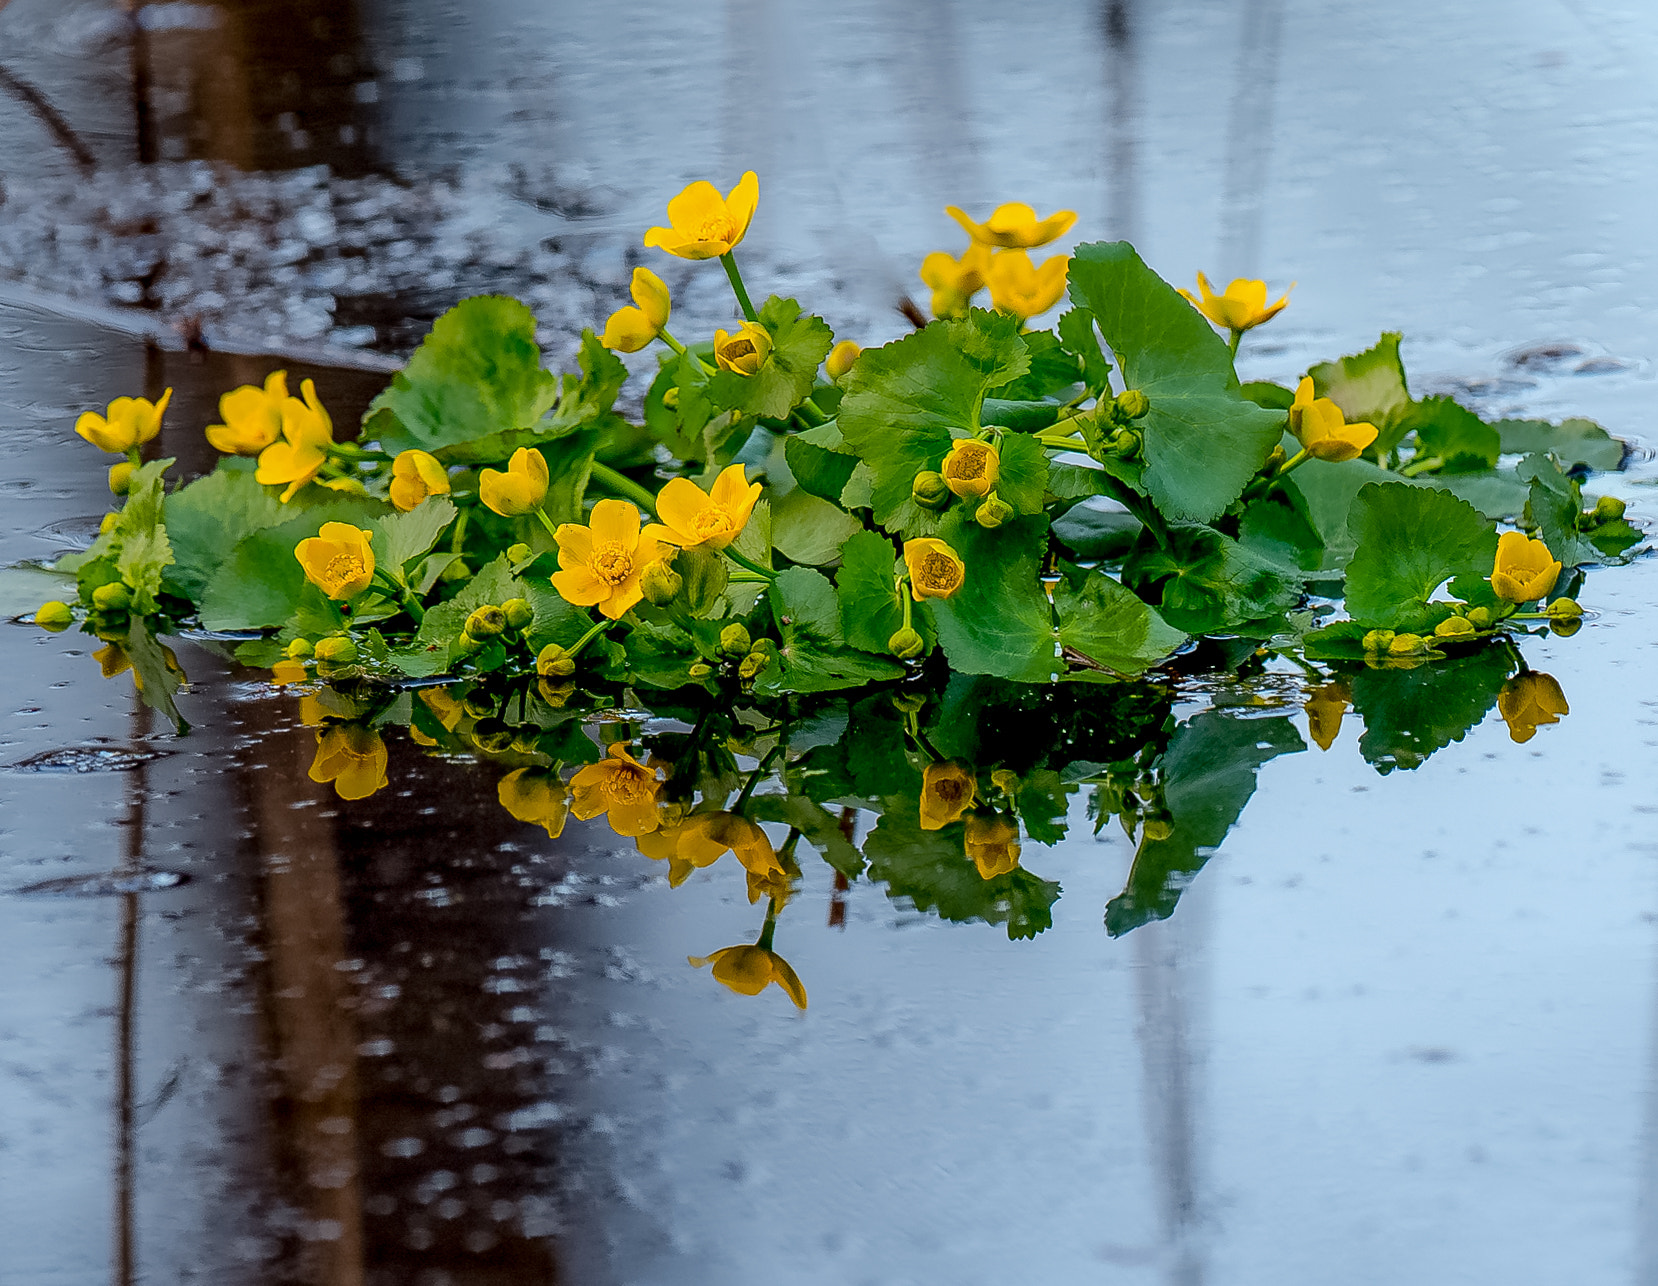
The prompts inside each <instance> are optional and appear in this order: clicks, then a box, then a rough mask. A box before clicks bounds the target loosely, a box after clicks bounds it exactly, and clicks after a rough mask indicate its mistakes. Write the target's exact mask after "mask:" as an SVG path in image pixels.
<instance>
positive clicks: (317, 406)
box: [253, 380, 334, 504]
mask: <svg viewBox="0 0 1658 1286" xmlns="http://www.w3.org/2000/svg"><path fill="white" fill-rule="evenodd" d="M299 391H300V393H301V395H302V397H303V399H304V400H303V401H302V400H301V399H300V398H298V397H285V398H283V399H282V440H281V441H279V442H273V443H271V445H270V446H268V447H266V448H265V449H264V450H263V451H261V452H260V453H259V467H258V468H257V469H255V470H254V473H253V476H254V477H255V478H256V479H258V480H259V481H260V482H262V483H264V484H265V485H266V486H278V487H279V486H281V485H282V484H283V483H286V484H287V487H288V489H287V490H286V491H284V492H283V493H282V503H283V504H287V503H288V502H289V501H290V500H292V499H293V498H294V495H295V494H296V493H297V492H298V491H299V489H300V488H301V487H303V486H304V485H305V484H306V483H308V482H310V481H311V479H313V478H315V477H316V476H317V472H318V470H320V469H321V468H322V466H323V464H324V463H325V462H326V461H327V459H328V449H329V448H330V447H332V446H333V445H334V421H333V420H331V419H330V418H329V416H328V412H327V411H326V410H324V409H323V405H322V403H321V402H320V401H318V400H317V387H316V385H315V384H314V383H313V382H312V381H310V380H306V381H305V382H304V383H302V384H301V385H300V386H299Z"/></svg>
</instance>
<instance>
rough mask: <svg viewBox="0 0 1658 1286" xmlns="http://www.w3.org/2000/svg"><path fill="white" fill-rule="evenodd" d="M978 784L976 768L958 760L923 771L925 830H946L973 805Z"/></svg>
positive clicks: (947, 761)
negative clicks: (975, 779) (975, 775)
mask: <svg viewBox="0 0 1658 1286" xmlns="http://www.w3.org/2000/svg"><path fill="white" fill-rule="evenodd" d="M977 796H978V784H977V783H976V782H975V781H974V779H973V770H972V769H971V768H969V767H968V766H967V765H966V764H964V763H961V762H959V761H958V760H955V759H947V760H945V761H944V762H943V763H941V764H928V765H927V766H926V767H925V768H923V769H922V770H921V829H922V830H924V831H936V830H943V829H944V827H946V826H948V825H949V824H950V823H951V822H953V821H956V820H957V819H959V818H960V817H961V815H962V814H963V813H965V812H966V811H967V810H968V809H969V808H971V807H972V806H973V801H974V799H976V798H977Z"/></svg>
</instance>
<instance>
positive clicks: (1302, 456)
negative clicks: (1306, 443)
mask: <svg viewBox="0 0 1658 1286" xmlns="http://www.w3.org/2000/svg"><path fill="white" fill-rule="evenodd" d="M1311 459H1312V456H1310V455H1308V454H1307V448H1306V447H1302V448H1301V450H1299V451H1297V452H1296V453H1295V454H1294V455H1292V456H1291V457H1290V458H1289V459H1288V460H1286V461H1284V467H1283V468H1281V469H1280V470H1278V472H1277V473H1275V474H1273V475H1272V480H1273V481H1274V482H1277V481H1278V479H1280V478H1282V477H1284V476H1285V475H1287V474H1288V473H1289V472H1290V470H1291V469H1299V468H1300V467H1301V466H1302V465H1304V464H1306V463H1307V461H1309V460H1311Z"/></svg>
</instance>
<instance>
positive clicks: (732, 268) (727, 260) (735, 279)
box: [720, 250, 760, 325]
mask: <svg viewBox="0 0 1658 1286" xmlns="http://www.w3.org/2000/svg"><path fill="white" fill-rule="evenodd" d="M720 263H721V264H722V265H723V266H724V267H725V275H726V276H727V277H729V278H731V289H732V290H733V291H734V292H735V293H736V296H737V303H738V305H739V306H740V307H741V308H742V310H743V316H744V317H746V318H748V319H749V321H751V322H753V323H754V324H755V325H759V324H760V315H759V314H758V313H756V312H755V311H754V305H753V304H752V303H750V302H749V298H748V291H747V290H746V289H745V288H744V286H743V274H742V273H740V272H738V271H737V257H736V255H734V254H733V253H732V252H731V251H729V250H727V251H726V252H725V253H724V254H723V255H721V256H720Z"/></svg>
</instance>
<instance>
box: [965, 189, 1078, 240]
mask: <svg viewBox="0 0 1658 1286" xmlns="http://www.w3.org/2000/svg"><path fill="white" fill-rule="evenodd" d="M944 213H945V214H947V215H949V216H950V217H951V218H952V219H954V220H955V221H956V222H957V223H959V224H961V226H962V227H963V228H965V229H966V230H967V235H968V236H970V237H972V238H973V240H974V241H977V242H979V243H980V244H981V245H986V246H1003V247H1005V248H1007V249H1010V250H1021V249H1022V250H1029V249H1031V248H1032V247H1033V246H1045V245H1047V244H1048V242H1050V241H1052V240H1054V238H1056V237H1062V236H1064V235H1065V233H1066V232H1067V231H1069V230H1070V227H1071V225H1072V224H1073V223H1075V222H1076V221H1077V214H1076V211H1075V210H1059V211H1056V212H1055V213H1053V214H1050V215H1049V216H1048V217H1047V218H1046V219H1038V218H1037V217H1036V211H1035V210H1033V209H1031V208H1030V206H1028V205H1025V204H1023V203H1022V202H1018V201H1015V202H1012V203H1010V204H1008V205H1000V206H997V207H996V213H995V214H993V215H991V216H990V217H989V218H988V219H986V220H985V221H984V222H983V223H974V222H973V220H971V219H969V218H968V217H967V215H966V214H964V213H963V212H962V211H961V210H958V209H957V208H956V207H955V206H953V205H950V206H945V207H944Z"/></svg>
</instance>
